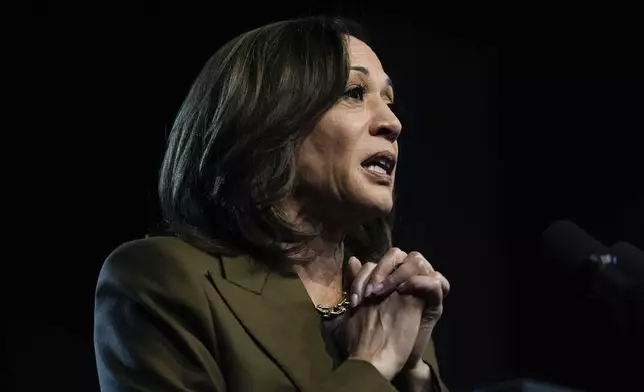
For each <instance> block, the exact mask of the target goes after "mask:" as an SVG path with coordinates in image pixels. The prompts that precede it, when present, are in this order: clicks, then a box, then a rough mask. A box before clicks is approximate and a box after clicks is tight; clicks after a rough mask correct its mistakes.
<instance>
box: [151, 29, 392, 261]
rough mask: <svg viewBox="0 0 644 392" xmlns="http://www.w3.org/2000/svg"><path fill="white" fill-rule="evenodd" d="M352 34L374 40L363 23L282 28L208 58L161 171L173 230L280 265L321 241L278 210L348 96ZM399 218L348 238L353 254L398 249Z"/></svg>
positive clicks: (250, 36) (368, 257)
mask: <svg viewBox="0 0 644 392" xmlns="http://www.w3.org/2000/svg"><path fill="white" fill-rule="evenodd" d="M347 36H354V37H356V38H359V39H361V40H363V41H366V37H365V35H364V33H363V31H362V29H361V28H360V26H359V25H358V24H357V23H355V22H353V21H348V20H345V19H341V18H328V17H321V16H318V17H307V18H300V19H294V20H288V21H282V22H277V23H272V24H269V25H266V26H263V27H260V28H257V29H255V30H252V31H249V32H246V33H244V34H241V35H240V36H238V37H236V38H234V39H232V40H231V41H229V42H228V43H226V44H225V45H224V46H223V47H221V48H220V49H219V50H218V51H217V52H216V53H215V54H214V55H213V56H212V57H211V58H210V59H209V60H208V62H207V63H206V64H205V66H204V68H203V70H202V71H201V73H200V74H199V76H198V77H197V79H196V80H195V82H194V84H193V85H192V87H191V89H190V91H189V93H188V95H187V97H186V98H185V100H184V102H183V105H182V106H181V108H180V110H179V112H178V114H177V117H176V120H175V122H174V124H173V127H172V130H171V133H170V136H169V140H168V145H167V150H166V154H165V157H164V159H163V163H162V166H161V171H160V179H159V187H158V192H159V197H160V207H161V211H162V214H163V218H164V220H165V223H166V224H167V225H168V227H169V229H170V231H171V232H172V233H174V234H175V235H177V236H179V237H180V238H182V239H184V240H186V241H188V242H190V243H192V244H194V245H195V246H197V247H199V248H201V249H203V250H205V251H207V252H209V253H214V254H227V255H236V254H248V255H250V256H251V257H253V258H254V259H257V260H260V261H262V262H263V263H267V264H273V265H277V264H280V263H281V262H284V261H288V260H292V256H293V252H297V251H299V250H300V249H302V246H304V245H305V244H306V242H307V241H308V240H309V239H311V238H313V236H315V235H317V234H319V232H317V231H315V232H299V231H297V230H295V229H294V228H293V227H292V226H290V225H289V224H288V222H286V221H285V220H284V219H283V218H281V217H280V214H279V213H278V212H277V211H276V210H275V208H274V206H275V205H276V203H277V202H279V201H281V200H283V199H284V198H285V197H286V196H288V195H289V194H291V192H292V191H293V189H294V185H295V181H296V177H295V167H296V158H297V151H298V149H299V146H300V144H301V141H302V140H303V139H304V137H305V136H306V135H307V134H308V133H309V132H310V131H311V130H312V128H313V126H314V124H315V123H316V122H317V121H318V120H319V118H320V117H321V116H322V115H323V114H324V113H325V112H326V111H328V110H329V109H330V108H331V107H332V106H333V105H334V104H335V103H336V102H337V100H338V99H339V98H340V97H342V95H343V93H344V91H345V88H346V83H347V79H348V76H349V58H348V53H347V49H346V42H345V40H346V37H347ZM392 218H393V212H392V213H390V214H389V215H388V216H386V217H382V218H380V219H377V220H376V221H373V222H370V223H368V224H364V225H361V227H359V228H356V230H355V231H352V232H351V233H349V234H347V236H346V237H345V241H344V244H345V250H346V251H347V252H346V253H347V254H353V255H355V256H357V257H358V258H359V259H361V260H362V261H375V260H377V259H378V258H380V257H381V255H382V254H383V253H384V252H385V251H386V249H388V248H389V247H390V246H391V224H392ZM316 230H317V229H316ZM285 243H287V244H291V245H292V246H291V247H289V248H288V249H285V248H284V246H283V244H285Z"/></svg>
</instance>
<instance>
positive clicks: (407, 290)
mask: <svg viewBox="0 0 644 392" xmlns="http://www.w3.org/2000/svg"><path fill="white" fill-rule="evenodd" d="M397 291H398V292H399V293H400V294H413V295H415V296H419V297H423V298H425V300H426V301H427V303H426V306H428V307H436V306H440V305H442V304H443V299H444V298H445V295H444V293H443V283H442V282H441V280H440V279H439V278H438V277H432V276H421V275H416V276H412V277H411V278H409V279H408V280H407V281H406V282H405V283H404V284H402V285H400V286H399V287H398V288H397Z"/></svg>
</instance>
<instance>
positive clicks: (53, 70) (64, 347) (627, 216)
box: [3, 2, 644, 391]
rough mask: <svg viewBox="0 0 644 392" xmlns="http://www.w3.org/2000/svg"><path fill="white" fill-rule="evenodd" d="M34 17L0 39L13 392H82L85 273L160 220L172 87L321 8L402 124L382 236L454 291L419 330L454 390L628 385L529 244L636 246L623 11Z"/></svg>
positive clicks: (623, 360)
mask: <svg viewBox="0 0 644 392" xmlns="http://www.w3.org/2000/svg"><path fill="white" fill-rule="evenodd" d="M33 11H34V14H33V16H32V17H30V18H26V20H25V22H24V23H22V24H21V25H20V27H19V28H18V29H17V30H15V31H14V36H15V37H16V38H17V39H16V41H17V42H18V48H19V50H18V54H17V56H16V58H17V59H18V64H19V67H20V70H19V72H18V73H17V74H16V75H15V79H14V80H13V81H14V82H17V83H18V86H19V93H18V94H17V95H16V99H15V102H17V103H18V105H17V106H18V107H19V109H18V111H17V112H15V113H14V114H13V117H15V118H17V119H18V124H17V125H12V126H11V128H12V129H9V130H8V132H9V133H10V134H11V135H12V136H17V137H19V138H24V141H22V142H20V143H13V144H10V145H7V147H5V148H6V149H7V150H6V156H8V157H10V158H9V166H8V168H9V170H8V172H10V173H14V172H16V171H15V169H14V170H12V169H13V167H12V166H16V167H21V168H22V167H24V168H26V171H24V172H21V173H19V174H18V175H17V176H15V178H13V177H14V176H9V177H11V178H12V186H11V187H8V188H7V189H10V190H11V192H10V194H11V196H12V197H13V198H16V199H17V202H18V203H16V204H14V203H9V204H8V205H7V206H8V210H10V211H9V213H10V214H12V216H14V215H16V214H17V217H18V221H19V223H18V224H17V225H16V226H15V227H14V228H13V229H14V230H13V231H14V234H17V236H16V238H17V240H16V241H15V242H13V243H10V244H9V245H8V246H9V249H13V251H12V252H11V251H10V252H9V253H12V254H13V253H15V254H16V255H18V256H13V255H12V256H11V258H9V263H8V265H9V266H10V267H9V268H10V269H8V271H9V272H10V273H8V274H7V277H8V278H9V279H8V282H7V287H8V288H9V291H8V303H9V304H10V305H11V306H9V310H10V315H9V323H8V339H7V347H8V355H9V368H8V372H7V373H4V375H3V379H4V380H6V381H8V382H9V384H10V387H11V389H12V390H16V391H36V390H43V389H45V388H47V389H50V388H56V389H58V388H60V389H63V390H84V391H92V390H98V386H97V381H96V370H95V362H94V357H93V346H92V324H93V320H92V308H93V290H94V286H95V283H96V277H97V274H98V271H99V269H100V266H101V263H102V262H103V260H104V259H105V257H106V256H107V254H108V253H109V252H110V251H111V250H112V249H114V247H116V246H117V245H119V244H120V243H122V242H124V241H128V240H131V239H134V238H139V237H141V236H143V235H144V234H145V232H146V230H147V229H148V228H149V227H150V226H151V225H152V224H154V222H155V221H156V219H158V211H157V206H156V200H155V182H156V172H157V169H158V164H159V162H160V159H161V155H162V153H163V147H164V138H165V135H166V133H167V131H168V129H169V128H170V126H171V123H172V120H173V116H174V114H175V113H176V110H177V109H178V107H179V105H180V103H181V101H182V99H183V97H184V96H185V94H186V92H187V89H188V87H189V85H190V83H191V82H192V80H193V79H194V77H195V76H196V75H197V73H198V72H199V70H200V68H201V66H202V65H203V63H204V62H205V61H206V60H207V58H208V57H210V55H212V53H214V51H215V50H216V49H217V48H218V47H219V46H220V45H221V44H223V43H224V42H226V41H227V40H229V39H231V38H232V37H234V36H235V35H237V34H239V33H241V32H244V31H246V30H248V29H250V28H254V27H257V26H259V25H261V24H264V23H267V22H269V21H274V20H280V19H285V18H289V17H293V16H298V15H305V14H315V13H318V12H325V11H326V12H337V11H340V12H341V13H342V14H343V15H345V16H350V17H354V18H356V19H357V20H359V21H360V22H362V23H363V24H364V25H365V26H366V27H367V29H368V31H369V32H370V35H371V36H372V41H373V45H372V46H373V47H374V49H375V50H376V52H377V53H378V54H379V56H380V57H381V60H382V61H383V64H384V66H385V69H386V70H387V72H388V73H389V74H390V76H391V77H392V79H393V80H394V83H395V85H396V94H397V100H398V102H400V103H401V106H402V108H403V112H402V113H401V117H402V120H403V124H404V131H403V136H402V137H401V142H400V144H401V152H402V153H401V161H400V171H399V183H398V186H399V193H400V196H399V200H398V202H399V205H398V211H399V215H398V223H397V226H396V231H395V238H396V243H397V245H399V246H401V247H402V248H404V249H407V250H414V249H415V250H419V251H421V252H423V253H424V254H425V255H427V256H428V257H429V258H430V259H431V260H432V261H433V263H434V264H435V266H436V267H437V269H440V270H441V271H442V272H443V273H444V274H445V275H446V276H447V277H448V279H449V280H450V282H451V284H452V293H451V294H450V297H449V298H448V300H447V302H446V310H445V314H444V316H443V319H442V320H441V323H440V327H439V328H438V330H437V331H436V334H435V340H436V343H437V346H438V350H439V360H440V362H441V365H442V369H443V373H444V378H445V379H446V382H447V384H448V385H449V386H450V387H451V390H452V391H469V390H472V389H473V388H474V387H478V386H482V385H487V384H490V383H493V382H497V381H501V380H506V379H512V378H518V377H527V378H533V379H537V380H542V381H547V382H551V383H556V384H560V385H566V386H570V387H576V388H580V389H586V390H588V391H616V390H624V389H629V388H625V387H624V385H626V384H628V383H632V382H634V381H635V380H636V379H637V377H636V373H635V372H634V370H635V369H637V368H638V367H637V364H640V365H641V364H642V363H644V361H643V360H642V357H641V354H640V352H641V350H639V349H636V346H634V344H633V342H632V341H631V340H630V337H629V336H627V335H624V334H623V333H621V332H620V330H619V329H618V328H617V327H616V326H615V323H614V322H613V321H612V319H611V318H610V316H609V315H610V312H609V311H608V310H607V309H606V307H605V305H604V304H603V303H602V302H601V301H599V300H598V299H594V298H589V297H587V296H586V295H584V294H582V293H580V292H579V291H578V290H577V289H576V285H575V284H573V283H574V282H571V281H570V279H571V278H570V277H569V276H567V275H565V274H564V273H563V272H562V271H561V270H560V269H559V268H558V267H557V266H556V265H553V264H551V263H548V262H547V261H546V260H544V259H543V258H542V257H541V255H540V250H539V236H540V233H541V232H542V231H543V230H544V229H545V228H546V227H547V226H548V224H549V223H551V222H553V221H554V220H557V219H562V218H568V219H572V220H574V221H575V222H576V223H578V224H579V225H580V226H581V227H583V228H584V229H585V230H587V231H588V232H589V233H591V234H592V235H593V236H595V237H596V238H598V239H599V240H600V241H602V242H604V243H605V244H607V245H610V244H612V243H613V242H615V241H618V240H624V241H629V242H631V243H632V244H634V245H635V246H637V247H639V248H640V249H642V248H644V230H643V222H644V212H643V211H644V202H643V199H642V195H643V193H642V179H641V178H642V174H641V172H642V167H643V166H644V165H642V159H641V157H640V155H641V150H642V148H641V147H640V146H641V142H640V134H641V133H642V131H643V130H644V120H643V119H642V108H643V107H644V98H643V91H644V78H642V73H641V69H642V68H643V65H644V64H643V62H642V60H641V58H640V57H641V53H640V52H641V49H642V45H641V39H642V38H643V36H642V29H641V27H640V25H639V24H638V22H637V20H636V18H635V16H636V12H635V10H634V9H626V8H622V9H620V8H618V7H617V6H614V7H611V9H606V8H599V6H598V8H596V9H591V8H589V7H588V6H584V8H570V9H565V10H564V9H562V8H561V6H555V5H547V4H545V3H539V4H538V5H537V4H535V5H534V6H529V5H522V6H521V7H508V6H504V7H501V6H490V5H486V6H485V7H483V6H478V7H476V8H471V7H469V6H465V5H454V6H440V7H439V6H432V5H426V4H421V3H418V4H415V5H411V4H407V3H406V2H395V3H390V4H386V5H381V4H375V3H371V2H360V3H357V5H352V6H347V5H344V6H337V5H332V4H325V5H315V6H312V5H307V4H306V3H298V4H297V5H288V6H287V5H282V6H276V5H274V4H270V5H268V4H265V5H251V4H240V5H232V6H231V4H225V5H224V4H217V3H209V5H207V6H206V5H199V6H188V5H184V6H182V7H178V6H176V5H173V6H160V5H149V4H148V5H145V4H138V5H118V6H117V5H110V6H107V5H106V6H97V5H96V6H95V5H93V6H91V7H90V6H84V7H80V8H78V7H76V6H66V7H64V8H62V7H60V6H52V5H39V6H38V7H35V8H34V10H33ZM10 77H13V75H10ZM13 127H16V128H13ZM12 154H15V155H14V156H18V157H21V158H11V156H12ZM23 206H24V207H23ZM16 257H17V258H18V259H16ZM23 258H24V259H23ZM11 260H13V261H11ZM5 279H7V278H5ZM638 355H639V357H638ZM631 390H632V389H631Z"/></svg>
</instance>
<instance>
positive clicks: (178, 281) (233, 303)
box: [94, 237, 446, 392]
mask: <svg viewBox="0 0 644 392" xmlns="http://www.w3.org/2000/svg"><path fill="white" fill-rule="evenodd" d="M95 300H96V303H95V315H94V321H95V325H94V345H95V352H96V360H97V368H98V376H99V382H100V386H101V390H102V391H104V392H125V391H128V392H130V391H132V392H133V391H137V392H139V391H140V392H143V391H146V392H148V391H154V392H162V391H185V392H188V391H217V392H223V391H325V392H328V391H339V392H342V391H347V392H348V391H352V392H359V391H370V392H390V391H395V390H396V389H395V388H394V386H393V385H392V384H391V383H389V382H387V380H386V379H385V378H384V377H382V376H381V375H380V373H379V372H378V371H377V370H376V369H375V368H374V367H373V366H372V365H371V364H370V363H368V362H364V361H359V360H347V361H345V362H344V363H338V360H337V353H335V351H334V349H333V348H332V347H330V345H327V344H325V339H324V338H323V334H322V332H321V331H322V325H321V321H320V317H319V316H318V314H317V312H316V310H315V308H314V307H313V306H312V304H311V300H310V298H309V296H308V293H307V292H306V289H305V288H304V285H303V284H302V282H301V280H300V279H299V278H298V277H297V275H295V274H293V275H292V276H283V275H280V274H277V273H272V272H269V271H267V270H266V269H257V268H253V265H252V263H251V262H250V258H248V257H245V256H239V257H226V256H220V257H213V256H211V255H209V254H207V253H205V252H203V251H201V250H199V249H197V248H195V247H193V246H191V245H189V244H188V243H186V242H184V241H182V240H180V239H178V238H173V237H152V238H146V239H140V240H135V241H132V242H128V243H126V244H123V245H121V246H120V247H118V248H117V249H116V250H114V251H113V252H112V253H111V254H110V255H109V257H108V258H107V259H106V261H105V263H104V265H103V268H102V269H101V272H100V275H99V278H98V284H97V288H96V298H95ZM424 359H425V361H426V362H427V363H429V364H430V366H431V368H432V371H433V375H434V377H433V379H434V380H435V383H434V384H435V385H434V386H433V388H432V390H433V391H446V389H445V387H444V385H442V382H441V381H440V378H439V375H438V366H437V364H436V358H435V355H434V348H433V346H431V347H430V349H429V350H428V352H427V353H426V355H425V356H424ZM441 388H442V389H441Z"/></svg>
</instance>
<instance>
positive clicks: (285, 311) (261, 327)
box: [209, 256, 334, 390]
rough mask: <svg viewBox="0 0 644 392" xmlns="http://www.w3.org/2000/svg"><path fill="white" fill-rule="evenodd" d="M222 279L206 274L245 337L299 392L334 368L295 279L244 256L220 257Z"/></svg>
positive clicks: (317, 323) (306, 297)
mask: <svg viewBox="0 0 644 392" xmlns="http://www.w3.org/2000/svg"><path fill="white" fill-rule="evenodd" d="M221 260H222V267H223V268H222V272H223V274H222V275H223V276H222V275H219V274H216V273H213V272H212V271H209V274H210V277H211V279H212V280H213V283H214V284H215V286H216V288H217V289H218V291H219V293H220V294H221V295H222V297H223V298H224V300H225V301H226V302H227V303H228V306H229V307H230V309H231V310H232V311H233V312H234V313H235V315H236V316H237V318H238V319H239V320H240V321H241V323H242V324H243V325H244V327H245V328H246V329H247V330H248V332H249V333H250V334H251V335H252V336H253V337H254V338H255V339H256V340H257V342H259V344H260V345H261V346H262V347H263V348H264V349H265V350H266V352H267V353H268V355H269V356H271V357H272V358H273V360H274V361H275V362H276V363H277V364H278V365H279V366H280V367H281V368H282V370H283V371H284V372H285V373H286V374H287V376H288V377H289V378H290V379H291V381H292V382H293V383H294V384H295V385H296V386H297V387H298V388H299V389H300V390H304V389H307V386H309V385H311V384H312V383H315V382H316V381H317V380H318V379H319V378H320V377H324V376H325V375H327V374H328V373H329V372H331V371H332V369H333V366H334V364H333V357H332V355H331V354H330V353H329V351H328V350H327V348H326V347H325V341H324V338H323V336H322V333H321V320H320V318H319V316H318V314H317V312H316V311H315V308H314V307H313V304H312V303H311V300H310V298H309V295H308V293H307V292H306V289H305V288H304V285H303V284H302V282H301V280H300V279H299V277H298V276H297V274H295V273H292V274H290V275H284V276H282V275H279V274H277V273H274V272H268V271H267V270H265V269H260V267H256V266H253V263H252V262H251V260H250V258H249V257H245V256H239V257H226V256H221Z"/></svg>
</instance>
